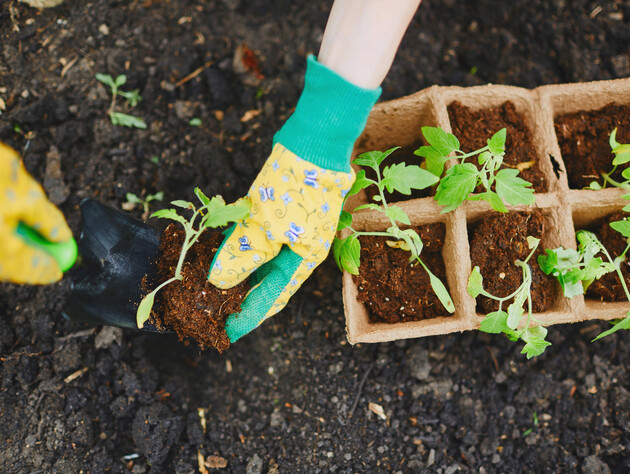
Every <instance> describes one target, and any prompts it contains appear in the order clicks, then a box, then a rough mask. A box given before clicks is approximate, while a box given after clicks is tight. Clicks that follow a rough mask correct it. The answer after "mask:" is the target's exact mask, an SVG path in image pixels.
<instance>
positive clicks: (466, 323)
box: [343, 79, 630, 344]
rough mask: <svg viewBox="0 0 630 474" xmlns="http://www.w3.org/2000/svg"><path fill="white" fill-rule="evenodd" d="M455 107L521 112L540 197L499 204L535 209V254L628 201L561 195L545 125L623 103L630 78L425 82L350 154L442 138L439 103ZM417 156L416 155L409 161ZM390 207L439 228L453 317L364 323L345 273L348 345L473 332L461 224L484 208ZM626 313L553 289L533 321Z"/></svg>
mask: <svg viewBox="0 0 630 474" xmlns="http://www.w3.org/2000/svg"><path fill="white" fill-rule="evenodd" d="M454 101H459V102H461V103H462V104H463V105H464V106H466V107H469V108H470V109H472V110H480V109H483V108H491V107H496V106H499V105H501V104H502V103H504V102H506V101H511V102H512V103H513V104H514V105H515V107H516V110H517V112H519V113H521V114H522V115H523V116H524V118H525V120H526V122H527V125H528V127H529V129H530V131H531V134H532V137H533V140H534V143H535V146H536V149H537V153H538V163H539V167H540V169H541V171H542V172H543V173H544V175H545V177H546V179H547V182H548V192H546V193H540V194H536V195H535V196H536V202H535V203H534V204H533V205H531V206H508V207H509V209H510V211H512V210H514V211H517V210H523V211H527V210H533V209H540V210H541V211H542V213H543V215H544V217H545V227H546V229H545V235H544V236H543V239H542V242H541V245H542V246H544V247H543V248H556V247H559V246H563V247H572V248H575V247H576V242H575V230H577V229H581V228H584V227H587V226H589V225H591V224H592V223H593V222H595V221H597V220H598V219H601V218H603V217H605V216H607V215H608V214H610V213H612V212H614V211H619V210H621V209H622V208H623V207H624V205H625V204H627V202H625V201H624V199H622V196H623V195H624V194H625V191H623V190H621V189H617V188H611V189H603V190H599V191H591V190H573V189H569V185H568V181H567V177H566V172H565V165H564V162H563V159H562V156H561V154H560V147H559V145H558V142H557V139H556V134H555V131H554V119H555V118H556V117H558V116H560V115H563V114H566V113H572V112H577V111H582V110H584V111H588V110H598V109H601V108H603V107H604V106H606V105H608V104H611V103H614V104H618V105H629V104H630V79H618V80H612V81H599V82H589V83H579V84H560V85H547V86H542V87H539V88H537V89H532V90H529V89H523V88H519V87H512V86H495V85H487V86H479V87H469V88H462V87H440V86H433V87H430V88H428V89H425V90H422V91H420V92H417V93H415V94H413V95H410V96H407V97H403V98H401V99H397V100H393V101H390V102H385V103H382V104H379V105H377V106H376V107H375V108H374V110H373V112H372V113H371V115H370V118H369V120H368V123H367V126H366V128H365V131H364V132H363V134H362V135H361V137H360V138H359V140H357V144H356V146H355V150H354V156H357V155H359V154H361V153H363V152H366V151H370V150H386V149H388V148H391V147H392V146H397V145H400V146H410V145H412V144H415V143H417V142H418V139H419V137H420V136H421V132H420V128H421V127H423V126H434V127H441V128H443V129H444V130H446V131H448V132H450V131H451V125H450V122H449V116H448V112H447V106H448V105H449V104H451V103H452V102H454ZM488 138H489V137H488ZM418 160H419V161H420V160H421V158H420V157H418ZM554 167H555V168H556V171H554ZM556 173H557V174H556ZM365 202H366V197H365V195H364V194H362V193H359V194H357V195H356V196H352V197H351V198H350V199H349V202H348V203H347V206H346V209H347V210H352V209H354V208H355V207H356V206H358V205H360V204H364V203H365ZM397 205H399V206H400V207H401V208H402V209H403V210H404V211H405V212H406V213H407V214H408V215H409V218H410V220H411V224H412V225H422V224H430V223H435V222H443V223H444V224H445V226H446V238H445V243H444V247H443V249H442V257H443V259H444V263H445V266H446V271H447V282H448V287H449V290H450V293H451V296H452V298H453V301H454V303H455V307H456V311H455V313H454V314H452V315H451V316H449V317H440V318H435V319H425V320H422V321H412V322H404V323H394V324H388V323H372V322H370V319H369V315H368V312H367V310H366V308H365V306H364V305H363V304H361V303H359V302H357V294H358V290H357V287H356V285H355V283H354V280H353V278H352V275H350V274H349V273H347V272H344V276H343V301H344V307H345V313H346V330H347V334H348V340H349V341H350V343H352V344H355V343H359V342H384V341H392V340H396V339H407V338H414V337H423V336H431V335H437V334H447V333H451V332H456V331H460V332H461V331H466V330H472V329H477V328H479V325H480V323H481V321H482V320H483V318H484V315H483V314H479V313H477V312H476V303H475V300H474V299H473V298H472V297H471V296H470V295H469V294H468V292H467V291H466V287H467V284H468V277H469V275H470V273H471V270H472V267H471V261H470V249H469V241H468V226H469V224H471V223H474V222H476V221H477V220H479V219H480V217H481V216H482V215H483V214H484V213H487V212H488V211H489V210H491V208H490V206H489V204H488V203H486V202H485V201H465V202H464V204H463V205H462V206H460V207H459V208H458V209H456V210H455V211H453V212H450V213H446V214H441V213H440V211H441V206H438V205H437V203H436V202H435V201H434V200H433V198H432V197H427V198H421V199H412V200H408V201H400V202H397ZM353 227H354V228H355V229H357V230H384V229H386V228H387V227H388V222H387V220H386V219H385V218H384V216H382V213H379V212H378V211H373V210H369V209H365V210H361V211H357V212H356V213H355V216H354V220H353ZM508 231H509V230H508ZM629 310H630V303H628V302H600V301H598V300H594V299H591V298H589V297H588V296H586V297H584V296H574V297H573V298H571V299H567V298H565V297H564V296H563V295H562V291H558V292H557V297H556V301H555V302H554V304H552V306H551V309H550V310H549V311H546V312H544V313H538V314H536V315H535V317H536V318H537V319H538V320H540V321H542V322H543V323H544V324H545V325H550V324H557V323H569V322H577V321H584V320H589V319H608V320H610V319H616V318H619V317H621V316H622V315H624V313H626V312H627V311H629Z"/></svg>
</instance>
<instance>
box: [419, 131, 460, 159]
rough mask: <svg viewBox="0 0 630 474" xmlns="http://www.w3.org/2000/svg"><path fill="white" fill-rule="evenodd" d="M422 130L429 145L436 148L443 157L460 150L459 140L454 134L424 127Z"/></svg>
mask: <svg viewBox="0 0 630 474" xmlns="http://www.w3.org/2000/svg"><path fill="white" fill-rule="evenodd" d="M421 130H422V135H423V136H424V139H425V140H426V141H427V142H428V143H429V145H432V146H434V147H435V148H436V149H437V150H438V151H439V152H440V153H441V154H442V155H448V154H450V153H452V152H454V151H458V150H459V140H458V139H457V137H456V136H455V135H453V134H452V133H448V132H445V131H444V130H442V129H441V128H437V127H422V129H421Z"/></svg>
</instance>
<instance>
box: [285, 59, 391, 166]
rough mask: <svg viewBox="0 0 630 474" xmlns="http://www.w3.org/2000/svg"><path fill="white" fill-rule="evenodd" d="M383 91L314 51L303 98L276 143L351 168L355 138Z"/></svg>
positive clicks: (318, 160)
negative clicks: (356, 80)
mask: <svg viewBox="0 0 630 474" xmlns="http://www.w3.org/2000/svg"><path fill="white" fill-rule="evenodd" d="M380 95H381V88H380V87H379V88H377V89H363V88H361V87H357V86H355V85H354V84H352V83H350V82H348V81H346V80H345V79H344V78H343V77H341V76H339V75H338V74H337V73H336V72H334V71H332V70H331V69H329V68H327V67H326V66H324V65H322V64H320V63H318V62H317V60H316V59H315V56H313V55H310V56H309V57H308V59H307V64H306V75H305V77H304V90H303V91H302V95H301V97H300V100H299V101H298V104H297V107H296V108H295V112H294V113H293V115H291V117H289V119H288V120H287V122H286V123H285V124H284V126H283V127H282V128H281V129H280V131H279V132H278V133H276V135H275V136H274V138H273V144H274V145H275V144H276V143H281V144H282V145H284V147H285V148H287V149H288V150H290V151H292V152H293V153H295V154H296V155H297V156H299V157H300V158H303V159H305V160H307V161H309V162H311V163H313V164H314V165H317V166H319V167H321V168H325V169H329V170H334V171H343V172H349V171H350V155H351V154H352V148H353V147H354V142H355V141H356V139H357V138H359V135H361V132H363V129H364V128H365V123H366V122H367V118H368V115H369V114H370V111H371V110H372V107H374V104H375V103H376V101H377V100H378V98H379V96H380Z"/></svg>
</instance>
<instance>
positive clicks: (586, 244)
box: [538, 219, 630, 341]
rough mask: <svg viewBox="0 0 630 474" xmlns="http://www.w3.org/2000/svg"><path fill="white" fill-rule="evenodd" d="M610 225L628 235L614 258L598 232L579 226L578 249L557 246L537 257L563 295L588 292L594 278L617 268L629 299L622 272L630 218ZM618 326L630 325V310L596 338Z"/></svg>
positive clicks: (615, 270) (613, 330)
mask: <svg viewBox="0 0 630 474" xmlns="http://www.w3.org/2000/svg"><path fill="white" fill-rule="evenodd" d="M610 226H611V227H612V228H613V229H614V230H616V231H617V232H619V233H620V234H621V235H623V236H624V237H625V238H626V239H628V244H627V245H626V248H625V249H624V251H623V252H622V253H621V255H619V256H617V257H615V258H612V256H611V255H610V253H609V252H608V250H607V249H606V247H604V245H603V244H602V243H601V242H600V241H599V239H598V238H597V236H596V235H595V234H593V233H592V232H588V231H586V230H580V231H578V232H577V233H576V238H577V240H578V243H579V244H578V249H577V250H574V249H565V248H562V247H559V248H557V249H554V250H549V249H547V255H540V256H539V257H538V264H539V265H540V268H541V269H542V271H543V272H545V273H546V274H547V275H551V274H552V275H553V276H555V277H556V278H557V279H558V281H559V282H560V284H561V285H562V289H563V291H564V296H566V297H567V298H572V297H573V296H575V295H583V294H585V293H586V290H587V289H588V287H589V285H590V284H591V283H593V281H595V280H597V279H599V278H601V277H602V276H604V275H605V274H607V273H611V272H616V273H617V276H618V278H619V281H620V282H621V286H622V288H623V291H624V292H625V294H626V298H627V299H628V301H630V292H628V286H627V285H626V280H625V278H624V276H623V274H622V273H621V263H622V262H624V261H625V260H626V254H627V253H628V250H629V249H630V221H628V220H626V219H623V220H621V221H616V222H611V223H610ZM600 253H601V254H603V255H604V256H605V257H606V259H607V261H604V260H603V259H602V258H601V257H596V256H595V255H598V254H600ZM619 329H630V311H628V312H627V313H626V317H625V318H624V319H621V320H617V321H616V323H615V325H614V326H613V327H612V328H610V329H609V330H607V331H604V332H603V333H601V334H600V335H599V336H597V337H596V338H595V339H593V341H596V340H597V339H601V338H602V337H605V336H608V335H609V334H612V333H614V332H617V331H618V330H619Z"/></svg>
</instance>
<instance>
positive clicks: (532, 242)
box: [527, 235, 540, 250]
mask: <svg viewBox="0 0 630 474" xmlns="http://www.w3.org/2000/svg"><path fill="white" fill-rule="evenodd" d="M539 243H540V239H538V238H536V237H532V236H531V235H528V236H527V246H528V247H529V249H530V250H531V249H535V248H536V247H538V244H539Z"/></svg>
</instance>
